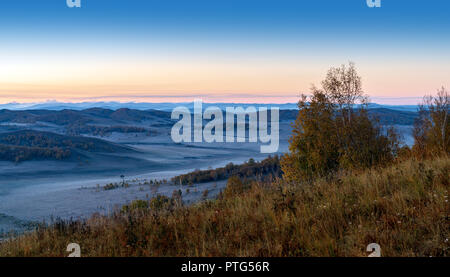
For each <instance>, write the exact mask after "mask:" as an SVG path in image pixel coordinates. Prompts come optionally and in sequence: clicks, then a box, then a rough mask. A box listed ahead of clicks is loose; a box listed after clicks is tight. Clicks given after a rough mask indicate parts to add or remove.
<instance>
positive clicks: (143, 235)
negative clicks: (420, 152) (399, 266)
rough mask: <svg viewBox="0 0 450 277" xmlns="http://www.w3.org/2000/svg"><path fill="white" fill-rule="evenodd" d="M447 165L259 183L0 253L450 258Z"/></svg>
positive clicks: (79, 226) (71, 226) (42, 234)
mask: <svg viewBox="0 0 450 277" xmlns="http://www.w3.org/2000/svg"><path fill="white" fill-rule="evenodd" d="M449 172H450V159H448V158H441V159H435V160H430V161H425V162H420V161H413V160H409V161H405V162H402V163H400V164H398V165H394V166H392V167H389V168H384V169H372V170H368V171H365V172H360V173H355V172H353V173H343V174H341V175H340V176H339V177H336V178H335V179H333V180H331V181H330V180H328V181H327V180H322V179H321V180H317V181H315V182H314V183H313V184H304V185H301V186H300V185H296V186H289V185H285V184H283V183H282V181H279V182H275V183H271V184H262V183H254V184H252V185H251V186H250V188H248V190H246V191H245V192H240V193H234V194H233V193H232V192H231V193H225V194H224V196H223V197H221V198H220V199H218V200H215V201H207V202H202V203H199V204H197V205H194V206H190V207H174V206H170V207H169V206H167V207H165V208H161V209H160V210H157V211H155V210H154V209H153V210H152V209H148V208H145V206H146V205H143V206H144V207H143V208H142V207H140V208H136V209H134V210H131V211H128V212H126V213H117V214H116V215H114V216H110V217H102V216H95V217H92V218H91V219H89V220H87V221H86V222H65V223H63V222H61V223H58V224H55V225H54V226H52V227H51V228H42V229H39V230H36V231H34V232H32V233H29V234H26V235H23V236H20V237H17V238H12V239H10V240H8V241H6V242H3V243H2V244H0V256H67V253H66V252H65V250H66V247H67V245H68V244H69V243H71V242H76V243H78V244H80V245H81V254H82V256H367V254H368V253H366V251H365V250H366V246H367V245H368V244H369V243H372V242H375V243H378V244H380V245H381V251H382V255H383V256H448V254H449V246H450V243H449V238H450V225H449V211H450V209H449V203H448V195H449Z"/></svg>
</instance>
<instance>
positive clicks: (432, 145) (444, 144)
mask: <svg viewBox="0 0 450 277" xmlns="http://www.w3.org/2000/svg"><path fill="white" fill-rule="evenodd" d="M449 110H450V101H449V93H448V91H447V90H446V89H445V88H444V87H442V88H441V89H439V90H438V91H437V94H436V96H431V95H430V96H425V97H424V98H423V102H422V103H421V104H420V105H419V116H418V118H417V119H416V121H415V123H414V131H413V136H414V146H413V152H414V153H415V154H416V156H418V157H420V158H425V157H429V156H440V155H443V154H445V155H448V153H449V149H450V148H449V144H450V134H449V131H450V120H449V119H448V113H449Z"/></svg>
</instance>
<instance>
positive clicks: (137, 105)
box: [0, 101, 417, 112]
mask: <svg viewBox="0 0 450 277" xmlns="http://www.w3.org/2000/svg"><path fill="white" fill-rule="evenodd" d="M178 106H185V107H188V108H189V109H191V110H192V109H193V102H180V103H170V102H166V103H145V102H114V101H111V102H79V103H69V102H57V101H48V102H42V103H15V102H13V103H7V104H0V110H1V109H10V110H39V109H45V110H55V111H60V110H65V109H69V110H85V109H90V108H103V109H111V110H117V109H121V108H128V109H136V110H151V109H153V110H162V111H171V110H172V109H174V108H175V107H178ZM203 106H204V108H206V107H210V106H217V107H219V108H221V109H223V108H224V107H228V106H241V107H248V106H255V107H260V106H264V107H279V108H280V109H283V110H289V109H297V104H296V103H285V104H275V103H273V104H262V103H203ZM369 108H387V109H392V110H400V111H411V112H415V111H417V105H382V104H377V103H370V104H369Z"/></svg>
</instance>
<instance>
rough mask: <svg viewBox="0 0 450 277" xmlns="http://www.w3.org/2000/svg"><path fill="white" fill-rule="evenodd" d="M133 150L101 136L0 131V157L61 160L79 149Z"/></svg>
mask: <svg viewBox="0 0 450 277" xmlns="http://www.w3.org/2000/svg"><path fill="white" fill-rule="evenodd" d="M85 151H86V152H104V153H118V152H119V153H120V152H133V151H134V150H132V149H131V148H130V147H125V146H121V145H118V144H114V143H110V142H106V141H103V140H100V139H95V138H87V137H75V136H64V135H59V134H54V133H50V132H40V131H33V130H24V131H16V132H9V133H0V160H6V161H14V162H21V161H26V160H39V159H56V160H62V159H67V158H69V157H71V156H72V154H74V153H77V154H78V155H82V154H81V153H82V152H85Z"/></svg>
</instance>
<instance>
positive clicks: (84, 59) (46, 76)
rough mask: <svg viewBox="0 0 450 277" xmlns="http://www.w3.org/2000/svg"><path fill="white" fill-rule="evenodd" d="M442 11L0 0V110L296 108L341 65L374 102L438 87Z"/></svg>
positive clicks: (196, 1)
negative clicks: (353, 69) (83, 105)
mask: <svg viewBox="0 0 450 277" xmlns="http://www.w3.org/2000/svg"><path fill="white" fill-rule="evenodd" d="M449 13H450V1H448V0H382V7H381V8H372V9H371V8H368V7H367V5H366V0H342V1H337V0H309V1H301V0H293V1H287V0H270V1H269V0H257V1H256V0H158V1H157V0H145V1H144V0H109V1H107V0H82V8H72V9H70V8H68V7H67V6H66V0H2V1H1V3H0V103H7V102H42V101H48V100H58V101H67V102H80V101H98V100H112V101H144V102H158V101H164V102H167V101H173V102H180V101H190V100H192V99H193V98H203V100H204V101H209V102H216V101H217V102H219V101H220V102H232V101H233V102H260V103H263V102H279V103H280V102H296V101H297V98H298V95H299V94H300V93H301V92H304V93H307V92H308V91H309V88H310V86H311V84H313V83H316V84H318V83H319V82H320V80H322V79H323V78H324V75H325V73H326V71H327V69H328V68H330V67H331V66H339V65H340V64H343V63H347V62H348V61H353V62H355V63H356V66H357V68H358V70H359V72H360V74H361V75H362V77H363V87H364V90H365V92H366V93H367V94H369V95H370V96H371V97H372V100H373V101H374V102H378V103H391V104H415V103H416V102H417V100H418V98H419V97H421V96H423V95H424V94H430V93H434V92H435V91H436V89H437V88H439V87H440V86H443V85H444V86H446V87H450V53H449V49H450V46H449V45H450V43H449V42H450V16H449Z"/></svg>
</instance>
